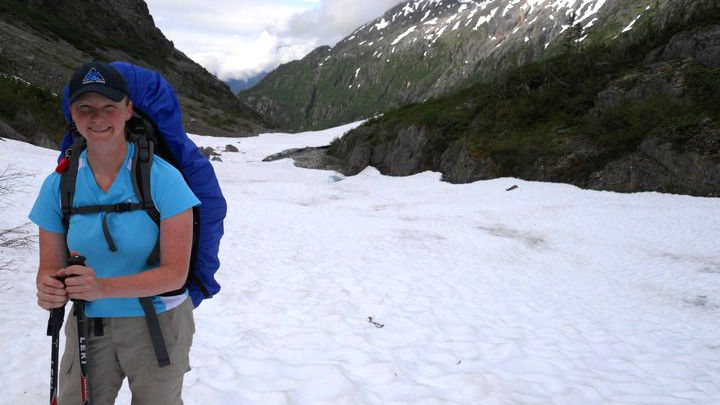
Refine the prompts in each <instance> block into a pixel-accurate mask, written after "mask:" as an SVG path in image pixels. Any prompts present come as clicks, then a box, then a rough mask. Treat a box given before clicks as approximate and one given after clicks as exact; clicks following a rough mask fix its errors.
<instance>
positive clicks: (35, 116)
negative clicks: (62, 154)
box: [0, 75, 65, 142]
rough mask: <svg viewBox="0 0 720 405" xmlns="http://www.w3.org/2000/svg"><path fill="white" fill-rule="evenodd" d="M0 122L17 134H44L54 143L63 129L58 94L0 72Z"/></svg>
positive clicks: (60, 135) (63, 124)
mask: <svg viewBox="0 0 720 405" xmlns="http://www.w3.org/2000/svg"><path fill="white" fill-rule="evenodd" d="M0 121H5V122H7V123H8V124H9V125H10V126H11V127H13V128H14V129H15V130H17V131H18V132H20V133H21V134H23V133H24V134H30V133H36V132H43V133H46V134H48V135H51V136H54V137H56V139H54V140H55V141H56V142H58V141H59V139H60V138H61V137H62V135H63V134H64V132H65V119H64V118H63V116H62V113H61V111H60V97H59V96H57V95H55V94H52V93H51V92H49V91H47V90H43V89H41V88H39V87H37V86H34V85H31V84H28V83H24V82H22V81H20V80H18V79H16V78H14V77H10V76H5V75H0ZM57 137H59V138H57Z"/></svg>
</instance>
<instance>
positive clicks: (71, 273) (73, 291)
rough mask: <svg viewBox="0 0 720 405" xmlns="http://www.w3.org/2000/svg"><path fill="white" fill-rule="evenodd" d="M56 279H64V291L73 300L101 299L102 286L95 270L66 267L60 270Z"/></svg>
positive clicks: (75, 266) (82, 267) (81, 267)
mask: <svg viewBox="0 0 720 405" xmlns="http://www.w3.org/2000/svg"><path fill="white" fill-rule="evenodd" d="M57 275H58V277H64V278H65V291H67V294H68V296H69V297H70V298H71V299H74V300H85V301H94V300H96V299H98V298H102V297H103V290H104V288H103V287H104V285H103V283H102V280H100V279H99V278H97V276H96V275H95V270H93V269H92V268H90V267H86V266H78V265H74V266H68V267H65V268H63V269H60V271H58V273H57Z"/></svg>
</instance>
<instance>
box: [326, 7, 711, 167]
mask: <svg viewBox="0 0 720 405" xmlns="http://www.w3.org/2000/svg"><path fill="white" fill-rule="evenodd" d="M696 16H697V18H695V17H696ZM717 21H720V3H717V2H714V1H705V2H702V3H700V2H698V3H696V7H695V8H694V9H693V10H692V15H689V14H688V11H687V10H676V12H675V13H674V14H673V15H672V16H670V20H669V21H668V22H667V23H666V24H665V25H664V26H663V28H662V29H659V28H655V27H654V26H653V25H652V24H651V23H650V19H649V18H647V21H639V22H638V26H641V27H642V29H637V30H634V31H633V34H632V36H630V35H628V36H627V37H626V38H625V39H623V40H620V39H618V40H616V41H614V42H611V43H608V44H601V45H593V46H588V47H587V48H585V49H568V50H567V51H566V52H564V53H561V54H556V55H554V56H552V57H549V58H547V59H545V60H538V61H535V62H532V63H530V64H527V65H524V66H522V67H519V68H516V69H513V70H510V71H508V72H506V73H505V74H503V75H501V76H500V77H499V78H498V79H497V80H494V81H492V82H490V83H477V84H475V85H474V86H471V87H470V88H467V89H465V90H462V91H460V92H457V93H455V94H453V95H451V96H447V97H442V98H439V99H436V100H430V101H428V102H425V103H422V104H415V105H409V106H405V107H403V108H400V109H397V110H394V111H391V112H387V113H386V114H385V115H384V116H382V117H380V118H377V119H373V120H370V121H369V122H368V123H367V124H366V125H365V128H375V129H377V130H376V131H374V132H373V133H374V134H375V135H373V136H374V139H371V142H372V143H374V144H377V143H386V144H390V143H392V141H393V139H394V138H393V137H394V136H396V135H397V134H398V133H399V132H400V131H401V130H402V129H403V128H407V127H410V126H413V125H414V126H416V127H421V128H424V129H425V130H426V131H427V132H428V133H429V134H430V139H429V142H428V143H427V144H426V146H425V150H424V151H423V152H424V154H425V155H427V156H435V157H437V156H440V155H441V154H442V153H443V152H444V151H445V150H446V149H447V148H448V146H449V145H450V144H451V143H452V142H455V141H456V140H462V141H463V142H464V144H465V145H466V147H467V149H468V151H469V154H470V156H472V157H475V158H481V157H488V156H489V157H492V158H493V160H494V161H496V162H497V163H498V164H499V165H500V171H501V172H502V173H501V174H502V175H517V174H518V173H521V172H522V170H523V168H528V167H532V165H533V164H534V163H535V162H536V161H537V160H538V158H540V157H552V156H559V155H560V154H562V153H563V152H564V150H563V148H562V145H563V143H565V142H567V141H570V140H572V139H578V138H582V139H584V140H589V141H590V142H591V143H592V144H593V145H594V146H595V147H596V148H597V149H598V150H601V151H602V154H601V155H600V156H597V157H596V158H595V159H594V160H590V161H586V162H584V163H583V164H581V165H580V166H579V167H576V168H574V171H575V172H574V173H568V175H570V176H577V175H588V174H589V173H591V172H592V171H594V170H598V169H599V168H601V167H602V166H603V165H604V163H606V162H607V161H609V160H612V159H614V158H617V157H619V156H621V155H623V154H625V153H627V152H628V151H632V150H635V149H636V148H637V146H638V145H639V144H640V142H641V141H642V140H643V139H645V138H647V137H648V136H651V135H656V136H657V135H660V134H662V135H663V137H665V138H666V139H668V140H670V141H673V142H674V143H675V144H676V145H679V144H682V143H684V142H685V141H686V140H687V139H689V138H690V137H692V136H693V135H694V134H696V133H697V132H698V131H699V130H700V127H699V126H698V122H699V121H701V120H702V119H704V118H706V117H707V118H711V119H713V120H720V70H719V69H716V68H710V67H706V66H702V65H699V64H697V63H695V62H692V61H686V62H682V61H681V62H676V63H675V64H674V65H673V68H674V69H676V70H673V73H672V74H673V75H680V76H682V77H683V78H684V85H685V87H686V89H687V90H686V91H685V92H684V93H683V95H682V96H680V97H670V96H667V95H666V96H659V97H648V98H644V99H642V100H638V101H632V100H626V101H621V102H619V103H617V104H613V105H609V106H607V107H604V108H599V107H598V106H596V105H595V103H596V98H597V96H598V93H600V92H601V91H602V90H604V89H606V88H608V87H609V86H610V85H611V84H612V83H616V82H617V81H622V80H621V79H623V78H625V77H633V76H638V75H641V74H642V73H643V71H644V70H645V69H646V66H645V58H646V55H648V53H649V52H650V51H652V50H654V49H657V48H658V47H660V46H662V45H664V44H666V43H667V41H668V39H669V38H670V37H671V36H672V35H674V34H676V33H678V32H681V31H687V30H690V29H693V28H697V27H702V26H704V25H707V24H709V23H714V24H717ZM633 84H634V83H633V82H632V80H628V83H627V85H628V86H629V87H631V86H632V85H633ZM366 132H367V131H366ZM349 137H351V135H349ZM381 137H382V139H381ZM347 142H352V141H351V140H350V139H348V140H347ZM338 147H339V142H337V141H336V142H335V143H334V144H333V145H331V149H330V153H331V154H337V150H338Z"/></svg>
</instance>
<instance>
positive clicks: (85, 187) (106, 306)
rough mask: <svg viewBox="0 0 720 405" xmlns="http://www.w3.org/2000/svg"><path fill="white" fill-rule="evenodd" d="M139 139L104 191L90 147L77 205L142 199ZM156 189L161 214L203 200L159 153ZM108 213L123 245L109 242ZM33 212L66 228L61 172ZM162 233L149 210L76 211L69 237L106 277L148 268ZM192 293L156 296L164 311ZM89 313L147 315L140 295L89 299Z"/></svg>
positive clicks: (42, 222) (153, 175)
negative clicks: (136, 172) (136, 164)
mask: <svg viewBox="0 0 720 405" xmlns="http://www.w3.org/2000/svg"><path fill="white" fill-rule="evenodd" d="M134 153H135V145H134V144H132V143H128V154H127V156H126V158H125V163H124V164H123V167H122V168H121V169H120V172H119V173H118V175H117V177H116V178H115V180H114V182H113V184H112V185H111V186H110V189H109V190H108V191H107V193H106V192H104V191H103V190H102V189H101V188H100V187H99V186H98V184H97V182H96V181H95V177H94V176H93V173H92V169H91V168H90V166H88V164H87V156H86V151H83V153H82V154H81V155H80V160H79V161H78V175H77V183H76V185H75V196H74V199H73V206H74V207H81V206H89V205H107V204H117V203H126V202H135V203H136V202H138V198H137V196H136V195H135V190H134V188H133V183H132V178H131V176H132V171H131V170H132V156H133V154H134ZM150 191H151V194H152V198H153V202H154V203H155V207H156V208H157V210H158V211H159V212H160V220H164V219H167V218H170V217H172V216H174V215H177V214H179V213H181V212H183V211H185V210H186V209H188V208H191V207H193V206H196V205H199V204H200V201H199V200H198V199H197V197H195V195H194V194H193V192H192V191H191V190H190V187H189V186H188V185H187V184H186V183H185V180H184V179H183V177H182V175H181V174H180V172H179V171H178V170H177V169H176V168H175V167H173V166H172V165H171V164H169V163H168V162H166V161H165V160H163V159H162V158H160V157H158V156H155V157H154V158H153V164H152V170H151V171H150ZM103 216H106V217H107V218H106V220H107V225H108V229H109V230H110V234H111V235H112V239H113V241H114V242H115V246H116V247H117V251H115V252H111V251H110V249H109V248H108V244H107V242H106V239H105V236H104V234H103V229H102V217H103ZM29 218H30V220H31V221H33V222H34V223H35V224H37V225H38V226H39V227H40V228H42V229H44V230H46V231H49V232H54V233H65V232H66V230H65V227H64V226H63V223H62V212H61V203H60V175H59V174H58V173H52V174H51V175H50V176H48V177H47V179H45V182H44V183H43V185H42V188H41V189H40V193H39V195H38V198H37V200H36V201H35V205H34V206H33V208H32V210H31V211H30V215H29ZM157 237H158V227H157V225H156V224H155V222H153V220H152V219H150V216H148V214H147V213H146V212H145V211H144V210H136V211H129V212H122V213H95V214H75V215H72V216H71V217H70V229H69V231H68V234H67V243H68V248H69V249H70V251H76V252H78V253H80V254H81V255H83V256H85V257H86V258H87V261H86V265H87V266H88V267H91V268H92V269H93V270H95V273H96V275H97V276H98V277H100V278H107V277H117V276H125V275H130V274H136V273H139V272H142V271H144V270H147V269H148V268H149V266H148V265H147V259H148V256H149V255H150V253H151V252H152V250H153V248H154V247H155V242H156V240H157ZM186 297H187V293H185V294H181V295H178V296H171V297H153V303H154V305H155V310H156V311H157V312H158V313H162V312H165V311H167V310H170V309H172V308H174V307H176V306H177V305H180V303H182V301H183V300H184V299H185V298H186ZM86 313H87V315H88V316H89V317H125V316H144V312H143V310H142V307H141V306H140V303H139V301H138V299H137V298H101V299H98V300H95V301H92V302H89V303H88V304H87V305H86Z"/></svg>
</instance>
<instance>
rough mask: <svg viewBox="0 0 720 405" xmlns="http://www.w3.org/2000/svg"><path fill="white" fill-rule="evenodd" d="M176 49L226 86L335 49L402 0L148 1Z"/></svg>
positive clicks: (159, 24) (154, 17)
mask: <svg viewBox="0 0 720 405" xmlns="http://www.w3.org/2000/svg"><path fill="white" fill-rule="evenodd" d="M145 2H146V3H147V5H148V8H149V9H150V14H151V15H152V16H153V19H154V20H155V25H157V26H158V28H160V30H161V31H162V32H163V34H165V36H166V37H167V38H168V39H169V40H171V41H173V42H174V43H175V47H176V48H178V49H180V50H181V51H183V52H184V53H185V54H186V55H187V56H189V57H190V58H192V59H193V60H195V61H196V62H198V63H199V64H201V65H203V66H204V67H205V68H206V69H208V70H209V71H210V72H212V73H214V74H215V75H216V76H218V77H219V78H220V79H222V80H228V79H245V78H248V77H252V76H255V75H257V74H259V73H261V72H263V71H270V70H272V69H274V68H275V67H277V66H278V65H279V64H281V63H285V62H289V61H291V60H296V59H300V58H302V57H303V56H305V55H306V54H307V53H308V52H310V51H311V50H313V49H315V48H316V47H318V46H320V45H330V46H332V45H335V43H337V42H338V41H339V40H341V39H343V38H344V37H346V36H347V35H348V34H350V33H351V32H352V31H354V30H355V29H356V28H358V27H359V26H361V25H363V24H364V23H366V22H368V21H371V20H373V19H375V18H377V17H379V16H381V15H382V14H383V13H384V12H385V11H387V10H389V9H390V8H391V7H393V6H394V5H396V4H399V3H402V2H403V1H402V0H214V1H207V0H146V1H145Z"/></svg>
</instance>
